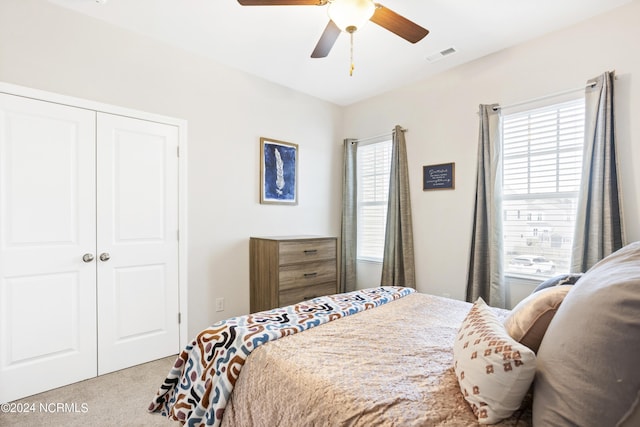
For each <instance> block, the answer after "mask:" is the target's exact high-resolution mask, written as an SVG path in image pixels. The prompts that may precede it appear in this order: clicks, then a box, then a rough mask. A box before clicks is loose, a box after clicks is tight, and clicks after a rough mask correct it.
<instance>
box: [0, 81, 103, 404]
mask: <svg viewBox="0 0 640 427" xmlns="http://www.w3.org/2000/svg"><path fill="white" fill-rule="evenodd" d="M95 115H96V113H95V112H94V111H89V110H85V109H82V108H75V107H69V106H65V105H60V104H56V103H51V102H46V101H39V100H34V99H30V98H24V97H20V96H15V95H7V94H0V402H7V401H11V400H15V399H18V398H21V397H24V396H28V395H31V394H34V393H38V392H41V391H43V390H48V389H52V388H55V387H59V386H62V385H65V384H69V383H73V382H77V381H80V380H83V379H86V378H90V377H94V376H95V375H96V327H95V325H96V261H95V259H94V257H95V247H96V228H95V219H96V212H95V206H96V198H95V185H96V182H95V164H96V163H95ZM85 255H86V256H85Z"/></svg>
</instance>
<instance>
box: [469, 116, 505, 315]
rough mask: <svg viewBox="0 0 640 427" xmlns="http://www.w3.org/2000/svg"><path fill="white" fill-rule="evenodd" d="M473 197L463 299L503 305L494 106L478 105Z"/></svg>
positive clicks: (497, 122)
mask: <svg viewBox="0 0 640 427" xmlns="http://www.w3.org/2000/svg"><path fill="white" fill-rule="evenodd" d="M479 116H480V130H479V138H478V171H477V174H478V176H477V180H476V200H475V212H474V218H473V231H472V235H471V253H470V256H469V274H468V278H467V301H470V302H473V301H475V300H477V299H478V297H482V299H483V300H485V301H486V302H487V303H488V304H489V305H491V306H494V307H505V304H506V290H505V286H504V280H503V269H504V267H503V255H502V251H503V250H502V248H503V246H502V142H501V139H502V138H501V126H500V112H499V110H498V109H497V106H496V105H480V112H479Z"/></svg>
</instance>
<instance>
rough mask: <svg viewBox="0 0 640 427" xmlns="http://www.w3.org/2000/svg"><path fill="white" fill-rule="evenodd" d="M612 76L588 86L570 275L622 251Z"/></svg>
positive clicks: (609, 73)
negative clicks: (580, 181)
mask: <svg viewBox="0 0 640 427" xmlns="http://www.w3.org/2000/svg"><path fill="white" fill-rule="evenodd" d="M614 80H615V76H614V73H613V72H606V73H604V74H602V75H600V76H598V77H596V78H594V79H592V80H589V81H588V82H587V89H586V93H585V135H584V137H585V148H584V158H583V161H582V162H583V163H582V183H581V185H580V190H579V195H578V212H577V215H576V229H575V233H574V237H573V248H572V253H571V271H572V272H576V273H577V272H583V271H587V270H588V269H589V268H590V267H591V266H592V265H593V264H595V263H596V262H598V261H600V260H601V259H602V258H604V257H606V256H607V255H609V254H611V253H613V252H615V251H617V250H618V249H620V248H621V247H622V246H623V245H624V240H625V237H624V229H623V223H622V207H621V200H620V193H619V186H618V164H617V158H616V146H615V144H616V141H615V140H616V133H615V117H614V108H613V107H614V98H613V92H614V91H613V83H614Z"/></svg>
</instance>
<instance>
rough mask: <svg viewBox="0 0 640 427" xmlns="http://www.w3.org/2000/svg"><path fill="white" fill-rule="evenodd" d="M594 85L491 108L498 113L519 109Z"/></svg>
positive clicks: (593, 84) (593, 83) (589, 84)
mask: <svg viewBox="0 0 640 427" xmlns="http://www.w3.org/2000/svg"><path fill="white" fill-rule="evenodd" d="M595 85H596V83H595V82H591V83H587V84H586V85H584V86H580V87H576V88H574V89H568V90H563V91H561V92H556V93H550V94H549V95H543V96H539V97H537V98H532V99H527V100H525V101H519V102H514V103H513V104H507V105H496V106H495V107H493V111H498V110H499V109H503V108H512V107H519V106H520V105H524V104H528V103H530V102H536V101H542V100H544V99H548V98H555V97H556V96H562V95H568V94H570V93H573V92H578V91H579V90H584V89H586V88H588V87H594V86H595Z"/></svg>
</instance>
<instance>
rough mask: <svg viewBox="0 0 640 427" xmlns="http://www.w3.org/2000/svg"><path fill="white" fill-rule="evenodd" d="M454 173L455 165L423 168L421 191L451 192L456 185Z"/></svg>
mask: <svg viewBox="0 0 640 427" xmlns="http://www.w3.org/2000/svg"><path fill="white" fill-rule="evenodd" d="M455 172H456V164H455V163H442V164H439V165H429V166H423V167H422V190H423V191H427V190H453V189H454V188H455V185H456V177H455Z"/></svg>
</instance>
